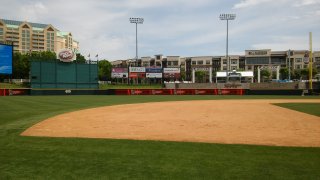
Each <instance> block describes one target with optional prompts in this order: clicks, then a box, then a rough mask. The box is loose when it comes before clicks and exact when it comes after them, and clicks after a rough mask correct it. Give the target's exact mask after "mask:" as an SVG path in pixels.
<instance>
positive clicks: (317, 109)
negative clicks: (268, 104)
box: [275, 103, 320, 117]
mask: <svg viewBox="0 0 320 180" xmlns="http://www.w3.org/2000/svg"><path fill="white" fill-rule="evenodd" d="M275 105H277V106H280V107H284V108H288V109H292V110H295V111H300V112H304V113H307V114H311V115H315V116H319V117H320V103H279V104H275Z"/></svg>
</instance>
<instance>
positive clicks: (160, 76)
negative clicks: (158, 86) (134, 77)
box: [146, 73, 162, 78]
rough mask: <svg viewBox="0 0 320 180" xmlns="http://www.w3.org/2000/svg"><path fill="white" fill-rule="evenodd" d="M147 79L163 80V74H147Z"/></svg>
mask: <svg viewBox="0 0 320 180" xmlns="http://www.w3.org/2000/svg"><path fill="white" fill-rule="evenodd" d="M146 77H147V78H162V73H146Z"/></svg>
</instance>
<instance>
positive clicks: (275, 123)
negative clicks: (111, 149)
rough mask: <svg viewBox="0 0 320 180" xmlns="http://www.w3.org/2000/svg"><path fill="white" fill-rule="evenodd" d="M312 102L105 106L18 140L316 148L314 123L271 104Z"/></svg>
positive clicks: (318, 122) (50, 122)
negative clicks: (203, 143) (80, 140)
mask: <svg viewBox="0 0 320 180" xmlns="http://www.w3.org/2000/svg"><path fill="white" fill-rule="evenodd" d="M289 102H305V103H307V102H313V103H320V99H316V100H210V101H209V100H208V101H178V102H158V103H141V104H129V105H116V106H106V107H100V108H92V109H86V110H80V111H75V112H70V113H66V114H62V115H58V116H55V117H52V118H49V119H47V120H44V121H42V122H40V123H38V124H36V125H34V126H32V127H31V128H29V129H27V130H26V131H25V132H23V133H22V135H23V136H50V137H83V138H110V139H137V140H164V141H188V142H210V143H227V144H259V145H275V146H305V147H320V117H317V116H313V115H309V114H306V113H302V112H298V111H294V110H290V109H286V108H282V107H278V106H275V105H272V103H289Z"/></svg>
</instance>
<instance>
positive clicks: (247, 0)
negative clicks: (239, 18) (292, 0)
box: [233, 0, 273, 9]
mask: <svg viewBox="0 0 320 180" xmlns="http://www.w3.org/2000/svg"><path fill="white" fill-rule="evenodd" d="M266 2H273V1H272V0H242V1H241V2H239V3H237V4H235V5H234V6H233V9H240V8H247V7H251V6H256V5H259V4H262V3H266Z"/></svg>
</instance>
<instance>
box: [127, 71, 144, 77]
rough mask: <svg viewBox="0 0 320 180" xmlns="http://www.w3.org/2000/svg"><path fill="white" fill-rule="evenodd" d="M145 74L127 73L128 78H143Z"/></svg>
mask: <svg viewBox="0 0 320 180" xmlns="http://www.w3.org/2000/svg"><path fill="white" fill-rule="evenodd" d="M145 77H146V74H145V73H139V72H130V73H129V78H145Z"/></svg>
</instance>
